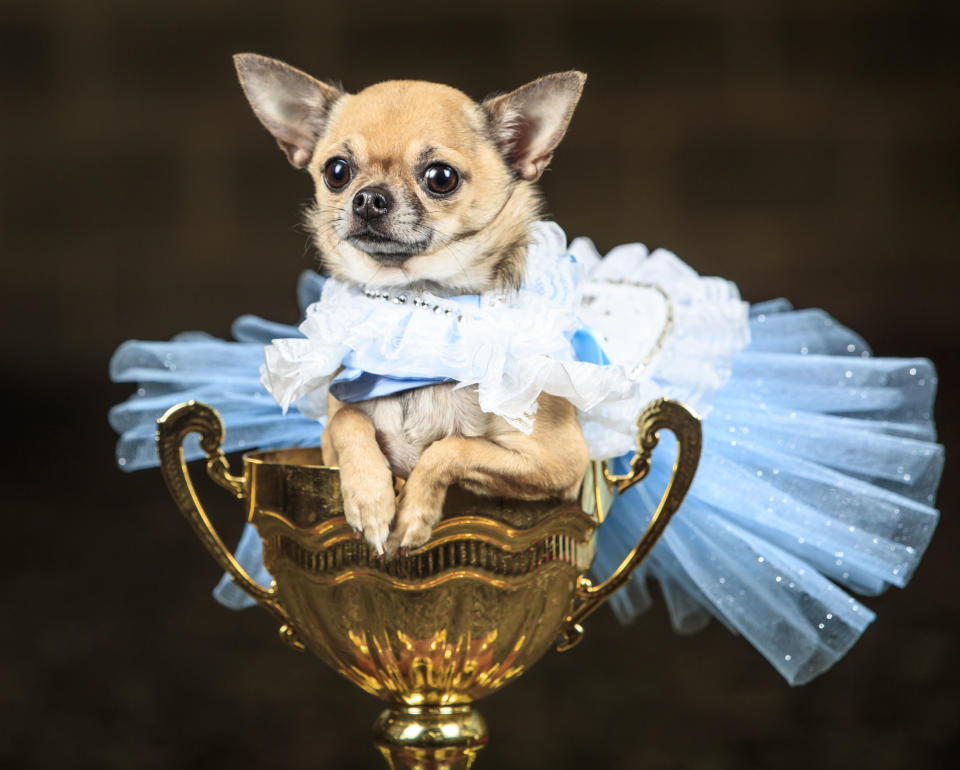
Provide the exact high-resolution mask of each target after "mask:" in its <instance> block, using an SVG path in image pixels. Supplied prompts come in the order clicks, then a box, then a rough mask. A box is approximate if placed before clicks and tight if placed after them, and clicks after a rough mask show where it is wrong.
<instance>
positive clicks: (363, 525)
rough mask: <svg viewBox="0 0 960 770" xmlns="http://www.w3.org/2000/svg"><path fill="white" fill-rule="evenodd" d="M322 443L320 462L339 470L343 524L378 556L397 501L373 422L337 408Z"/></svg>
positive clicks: (358, 413)
mask: <svg viewBox="0 0 960 770" xmlns="http://www.w3.org/2000/svg"><path fill="white" fill-rule="evenodd" d="M322 444H323V461H324V463H326V464H327V465H338V466H339V467H340V487H341V490H342V491H343V513H344V516H346V519H347V523H349V524H350V526H351V527H353V528H354V529H356V530H357V531H358V532H362V533H363V536H364V537H365V538H366V540H367V542H368V543H369V544H370V545H371V546H372V547H374V548H376V549H377V552H378V553H381V554H382V553H383V552H384V546H385V544H386V541H387V536H388V535H389V534H390V523H391V522H392V521H393V516H394V514H395V512H396V503H397V501H396V497H395V496H394V491H393V474H392V473H391V471H390V467H389V466H388V465H387V459H386V457H384V456H383V452H381V451H380V446H379V444H377V435H376V430H375V429H374V427H373V422H372V421H371V420H370V418H369V417H368V416H367V415H366V414H364V413H363V412H361V411H360V410H359V409H355V408H354V407H351V406H340V408H339V409H337V410H336V411H335V412H334V413H333V414H332V416H331V417H330V419H329V421H328V422H327V427H326V430H324V432H323V439H322Z"/></svg>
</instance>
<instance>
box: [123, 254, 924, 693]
mask: <svg viewBox="0 0 960 770" xmlns="http://www.w3.org/2000/svg"><path fill="white" fill-rule="evenodd" d="M588 246H589V244H588V245H584V244H583V243H578V242H576V241H575V242H574V243H573V244H571V250H572V251H573V252H574V253H576V254H582V253H584V252H585V251H589V248H588ZM644 254H645V252H644ZM610 256H611V257H613V256H614V255H613V254H611V255H610ZM588 259H589V256H588ZM608 260H609V262H610V263H611V264H612V263H613V262H614V261H615V259H610V257H608V258H607V260H602V261H601V264H602V263H603V262H607V261H608ZM680 264H681V265H682V263H680ZM671 269H673V268H671ZM323 285H324V278H323V277H322V276H320V275H318V274H316V273H312V272H307V273H304V274H303V275H302V276H301V278H300V281H299V284H298V289H297V294H298V300H299V305H300V309H301V311H302V312H305V311H306V309H307V308H308V307H309V306H310V305H312V304H313V303H315V302H317V301H318V300H319V299H320V297H321V292H322V289H323ZM711 291H713V289H711ZM744 324H745V329H748V331H749V342H748V343H746V344H745V346H741V348H740V349H738V352H736V354H735V355H733V356H732V357H731V358H730V361H729V365H728V366H727V367H726V368H725V369H724V371H723V377H722V378H721V380H719V381H718V383H716V387H714V388H712V390H711V393H710V394H709V398H708V399H707V402H706V403H704V404H698V405H697V406H698V408H700V409H701V411H703V412H704V413H705V417H704V421H703V431H704V445H703V454H702V459H701V462H700V466H699V469H698V472H697V475H696V478H695V480H694V483H693V485H692V487H691V489H690V491H689V493H688V495H687V497H686V500H685V501H684V503H683V505H682V507H681V509H680V511H679V512H678V513H677V515H676V516H675V517H674V519H673V520H672V522H671V524H670V526H669V527H668V528H667V530H666V533H665V534H664V536H663V537H662V538H661V540H660V541H659V542H658V544H657V545H656V546H655V548H654V549H653V552H652V553H651V555H650V557H649V558H648V559H647V561H646V562H645V563H644V564H643V565H642V566H641V567H640V569H639V570H638V571H637V572H636V573H635V576H634V578H633V579H632V581H631V583H630V584H629V585H628V586H627V587H626V588H625V589H623V590H621V591H620V592H619V593H617V594H616V595H615V596H614V597H613V599H612V604H613V608H614V610H615V612H616V614H617V615H618V617H619V618H620V619H622V620H624V621H628V620H630V619H632V618H633V617H635V616H636V615H638V614H639V613H641V612H643V611H644V610H646V609H647V608H648V607H649V606H650V604H651V601H652V599H651V596H650V592H649V578H653V579H655V580H656V582H657V583H658V585H659V586H660V590H661V592H662V594H663V597H664V599H665V602H666V605H667V608H668V610H669V614H670V618H671V620H672V623H673V625H674V628H675V629H676V630H677V631H679V632H683V633H686V632H693V631H697V630H700V629H701V628H703V627H704V626H705V625H706V624H707V623H708V622H709V620H710V618H716V619H718V620H719V621H720V622H722V623H723V624H724V625H726V626H727V627H728V628H729V629H731V630H732V631H734V632H736V633H739V634H742V635H743V636H745V637H746V638H747V639H749V640H750V642H751V643H752V644H753V645H754V646H755V647H756V648H757V649H758V650H759V651H760V652H761V653H762V654H763V655H764V657H766V658H767V659H768V660H769V661H770V662H771V663H772V664H773V665H774V667H775V668H776V669H777V670H778V671H779V672H780V673H781V674H782V675H783V676H784V678H786V680H787V681H788V682H790V683H791V684H802V683H804V682H807V681H809V680H811V679H812V678H814V677H815V676H817V675H818V674H820V673H822V672H823V671H825V670H826V669H827V668H829V667H830V666H831V665H832V664H833V663H835V662H836V661H837V660H838V659H839V658H840V657H842V656H843V655H844V654H845V653H846V652H847V650H848V649H850V647H851V646H852V645H853V643H854V642H855V641H856V640H857V639H858V638H859V636H860V634H861V633H862V632H863V631H864V629H865V628H866V627H867V626H868V625H869V624H870V623H871V622H872V621H873V619H874V614H873V613H872V612H871V611H870V610H869V609H868V608H867V607H865V606H864V605H863V604H862V603H861V602H860V600H859V599H857V598H855V597H853V596H851V595H850V594H848V593H847V591H848V590H849V591H852V592H855V593H857V594H861V595H876V594H879V593H881V592H882V591H884V590H885V589H886V588H887V586H889V585H894V586H897V587H903V586H904V585H905V584H906V583H907V581H908V580H909V579H910V576H911V575H912V573H913V571H914V570H915V568H916V566H917V564H918V562H919V560H920V558H921V556H922V555H923V552H924V549H925V548H926V546H927V543H928V542H929V540H930V537H931V536H932V534H933V531H934V528H935V526H936V523H937V517H938V512H937V510H936V509H935V508H934V507H933V504H934V496H935V493H936V489H937V485H938V483H939V480H940V474H941V471H942V466H943V448H942V447H941V446H940V445H938V444H937V443H936V434H935V429H934V425H933V422H932V417H931V414H932V408H933V400H934V396H935V392H936V372H935V370H934V368H933V365H932V364H931V363H930V362H929V361H927V360H925V359H901V358H874V357H872V356H871V355H870V353H869V348H868V347H867V345H866V343H865V342H864V340H863V339H861V338H860V337H859V336H858V335H857V334H855V333H854V332H852V331H850V330H848V329H846V328H844V327H843V326H841V325H840V324H839V323H837V322H836V321H835V320H833V319H832V318H831V317H830V316H829V315H827V314H826V313H825V312H823V311H821V310H800V311H797V310H794V309H793V308H792V307H791V306H790V304H789V303H788V302H786V301H785V300H775V301H772V302H767V303H762V304H758V305H753V306H751V307H750V308H749V315H748V317H746V318H745V319H744ZM232 334H233V337H234V339H233V340H232V341H226V340H221V339H217V338H214V337H212V336H209V335H207V334H203V333H195V332H191V333H187V334H181V335H179V336H177V337H175V338H174V339H173V340H171V341H169V342H142V341H136V340H131V341H128V342H125V343H124V344H123V345H121V346H120V348H119V349H118V350H117V351H116V353H115V354H114V357H113V359H112V361H111V365H110V374H111V377H112V379H113V380H115V381H119V382H132V383H137V390H136V392H135V394H134V395H133V396H131V398H130V399H129V400H127V401H126V402H124V403H122V404H119V405H117V406H116V407H114V408H113V409H112V410H111V412H110V424H111V425H112V426H113V428H114V429H115V430H116V431H117V432H118V433H119V434H120V440H119V443H118V446H117V462H118V464H119V465H120V466H121V467H122V468H124V469H125V470H131V471H132V470H136V469H140V468H146V467H153V466H156V465H157V462H158V461H157V455H156V449H155V435H156V421H157V419H158V418H159V417H160V416H161V415H162V414H163V412H164V411H166V409H168V408H169V407H170V406H172V405H174V404H176V403H179V402H182V401H187V400H190V399H196V400H198V401H204V402H206V403H209V404H211V405H212V406H213V407H215V408H216V409H217V410H218V411H219V412H220V414H221V416H222V417H223V420H224V423H225V425H226V437H225V442H224V447H223V448H224V450H225V451H227V452H233V451H241V450H251V449H255V448H257V449H266V448H277V447H287V446H305V445H314V446H315V445H318V444H319V440H320V433H321V430H322V420H318V419H316V416H315V415H314V416H310V417H308V416H307V415H306V414H304V411H301V410H300V409H297V408H296V407H294V408H291V409H289V410H288V411H287V412H286V413H284V411H283V410H282V409H281V407H280V406H279V405H278V404H277V402H276V401H275V400H274V398H273V397H272V396H271V395H270V394H269V393H268V392H267V390H266V389H265V388H264V386H263V385H262V384H261V377H260V368H261V365H262V364H263V361H264V348H265V346H268V345H270V343H271V341H273V340H276V339H278V338H280V339H283V338H288V339H297V338H299V337H302V336H303V335H302V334H301V332H300V331H298V328H297V327H294V326H288V325H284V324H277V323H272V322H269V321H266V320H263V319H260V318H257V317H254V316H249V315H247V316H241V317H240V318H238V319H237V320H236V321H235V322H234V324H233V328H232ZM745 341H746V340H744V342H745ZM675 369H676V367H675ZM686 369H689V366H688V367H686ZM677 371H679V369H677ZM668 385H669V383H664V384H663V388H662V389H663V392H664V393H665V394H666V395H672V393H671V392H670V388H669V387H668ZM685 392H690V391H685ZM686 400H691V399H689V398H688V399H686ZM692 400H694V401H696V399H695V398H693V399H692ZM588 428H589V426H587V425H585V434H586V433H587V432H588ZM630 430H631V426H629V425H628V426H627V427H626V432H627V433H629V432H630ZM671 440H672V437H670V436H669V434H666V435H665V436H663V438H662V441H661V448H658V450H657V451H656V452H655V453H654V455H653V461H652V467H651V471H650V474H649V476H648V478H647V480H646V481H645V482H644V483H643V484H640V485H637V486H635V487H633V488H632V489H631V490H629V491H628V492H627V493H626V494H625V495H624V496H623V497H620V498H618V499H617V500H616V501H615V503H614V506H613V509H612V510H611V512H610V515H609V516H608V518H607V519H606V521H605V522H604V523H603V525H602V526H601V527H600V531H599V535H598V541H597V556H596V560H595V562H594V567H593V570H594V572H595V573H596V574H597V576H599V577H604V576H606V575H607V574H609V573H610V572H611V571H612V570H613V569H614V568H615V567H616V565H617V564H619V562H620V560H621V559H622V557H623V555H624V554H625V553H626V551H627V550H629V548H631V547H632V546H633V544H635V543H636V542H637V540H638V539H639V538H640V535H641V534H642V532H643V530H644V529H645V527H646V524H647V522H648V521H649V518H650V516H651V515H652V513H653V511H654V510H655V508H656V504H657V501H658V499H659V497H660V495H661V493H662V492H663V489H664V487H665V486H666V483H667V480H668V478H669V475H670V471H671V467H672V462H673V450H672V447H670V443H671ZM185 454H186V457H187V459H195V458H199V457H201V456H202V454H203V453H202V451H201V450H200V448H199V445H198V444H197V442H196V441H195V440H191V441H188V443H187V444H186V446H185ZM628 459H629V454H628V455H626V456H625V457H623V458H620V459H617V460H614V461H613V462H614V466H615V468H614V469H615V470H619V471H621V472H622V471H624V470H626V468H625V465H626V464H627V462H628ZM618 464H619V465H620V466H621V467H620V468H617V467H616V466H617V465H618ZM237 558H238V560H239V561H240V562H241V563H242V564H243V565H244V566H245V567H246V568H247V570H248V571H249V572H250V574H251V575H253V576H254V577H255V578H256V579H257V580H258V581H259V582H261V583H262V584H264V585H268V584H269V582H270V575H269V574H268V573H267V572H266V570H265V569H264V567H263V563H262V559H261V553H260V540H259V537H258V536H257V535H256V532H255V531H253V529H252V528H251V527H250V526H249V525H248V526H247V528H246V530H245V531H244V534H243V536H242V538H241V541H240V544H239V546H238V549H237ZM215 596H216V597H217V598H218V600H220V601H221V602H222V603H224V604H225V605H227V606H229V607H233V608H237V609H239V608H242V607H245V606H249V605H251V604H252V603H253V601H252V600H251V599H250V598H249V597H248V596H247V595H246V594H245V593H243V592H242V591H240V589H238V588H237V587H236V586H235V585H233V584H232V582H231V581H230V580H229V578H227V577H226V576H225V577H224V579H222V580H221V581H220V584H219V585H218V586H217V588H216V589H215Z"/></svg>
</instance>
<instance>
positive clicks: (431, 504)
mask: <svg viewBox="0 0 960 770" xmlns="http://www.w3.org/2000/svg"><path fill="white" fill-rule="evenodd" d="M442 515H443V495H442V494H431V493H428V492H424V491H423V490H418V489H417V488H416V487H415V486H411V484H410V483H409V482H407V484H406V485H405V486H404V488H403V490H402V491H401V492H400V498H399V499H398V500H397V518H396V522H395V523H394V526H393V532H392V533H391V534H390V539H389V540H388V541H387V553H388V554H390V555H393V554H395V553H397V551H398V550H399V549H401V548H404V549H409V548H418V547H419V546H421V545H423V544H424V543H426V542H427V541H428V540H429V539H430V535H431V533H432V532H433V528H434V527H435V526H436V525H437V524H438V523H439V522H440V518H441V516H442Z"/></svg>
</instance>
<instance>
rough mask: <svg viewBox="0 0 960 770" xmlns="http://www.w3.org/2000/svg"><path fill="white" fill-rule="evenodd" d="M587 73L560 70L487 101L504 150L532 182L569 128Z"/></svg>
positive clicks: (500, 144) (485, 103)
mask: <svg viewBox="0 0 960 770" xmlns="http://www.w3.org/2000/svg"><path fill="white" fill-rule="evenodd" d="M586 81H587V76H586V75H584V74H583V73H582V72H577V71H575V70H571V71H570V72H558V73H556V74H554V75H547V76H545V77H542V78H540V79H539V80H534V81H533V82H532V83H527V85H525V86H521V87H520V88H518V89H517V90H516V91H511V92H510V93H508V94H503V95H502V96H496V97H493V98H492V99H487V100H486V101H485V102H483V104H482V107H483V109H484V110H485V111H486V113H487V115H488V116H489V118H490V122H491V125H492V127H493V131H494V137H495V140H496V142H497V145H498V146H499V148H500V151H501V152H502V153H503V155H504V157H505V158H506V159H507V162H508V163H509V164H510V165H511V167H512V168H513V169H514V170H515V171H516V172H517V173H518V174H519V175H520V176H521V177H522V178H523V179H526V180H529V181H531V182H533V181H536V180H537V179H539V178H540V175H541V174H542V173H543V170H544V169H545V168H546V167H547V164H548V163H549V162H550V159H551V158H552V157H553V151H554V150H555V149H557V145H558V144H560V140H561V139H563V135H564V134H565V133H566V132H567V126H568V125H569V124H570V118H571V117H573V110H574V108H575V107H576V106H577V102H579V101H580V94H581V93H582V92H583V84H584V83H586Z"/></svg>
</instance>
